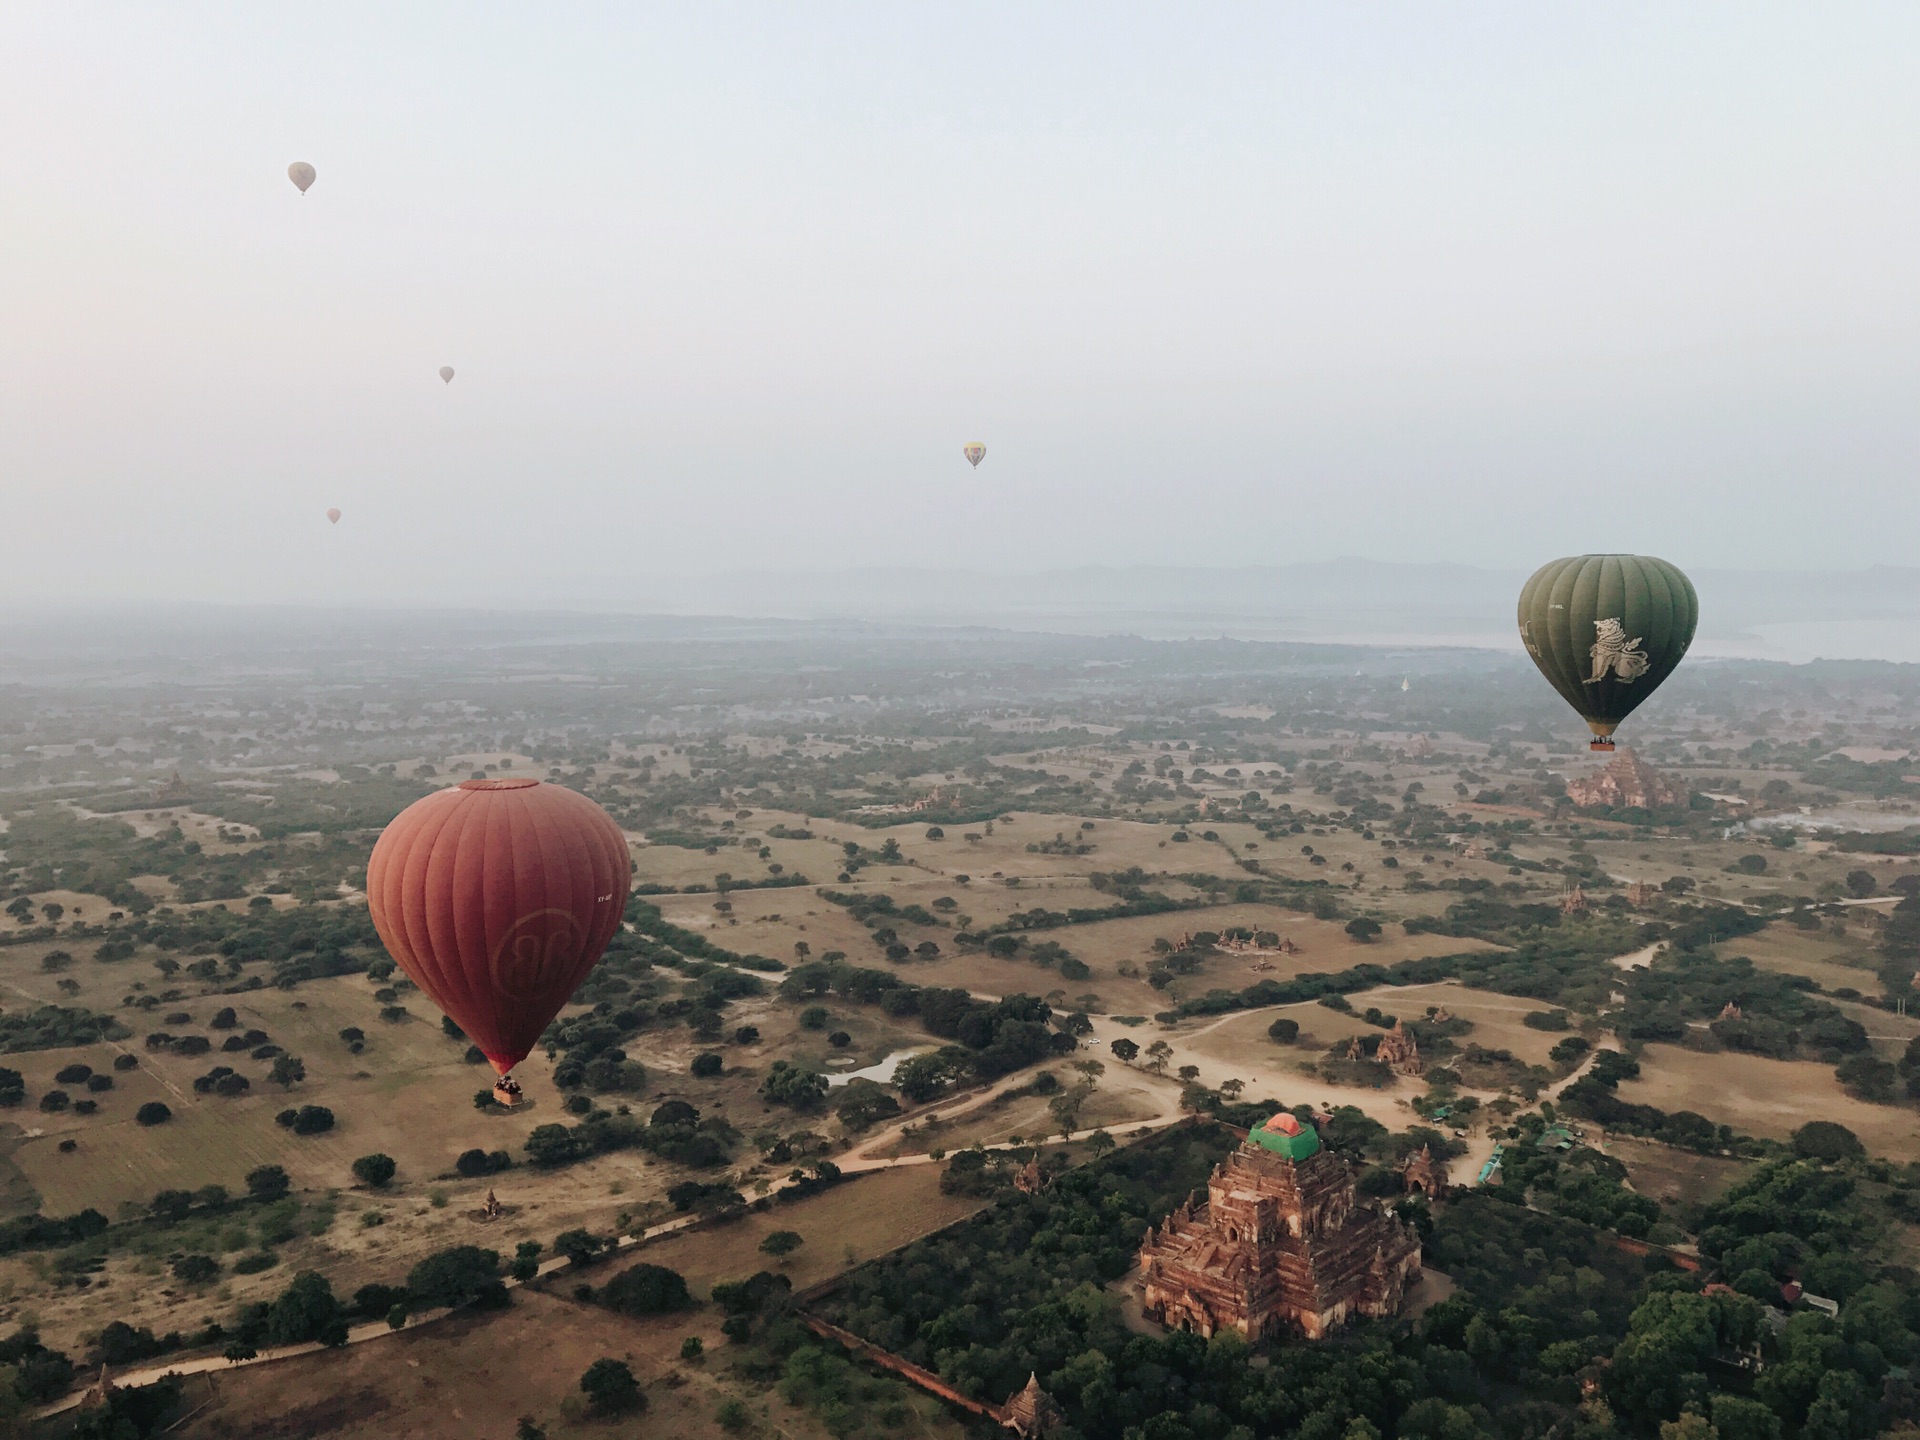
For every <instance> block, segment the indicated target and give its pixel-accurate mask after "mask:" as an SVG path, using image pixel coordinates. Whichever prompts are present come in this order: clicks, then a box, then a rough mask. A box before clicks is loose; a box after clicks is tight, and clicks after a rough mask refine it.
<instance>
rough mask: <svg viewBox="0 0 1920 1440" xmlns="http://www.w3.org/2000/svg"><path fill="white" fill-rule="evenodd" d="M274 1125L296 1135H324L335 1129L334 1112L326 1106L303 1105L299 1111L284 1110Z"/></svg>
mask: <svg viewBox="0 0 1920 1440" xmlns="http://www.w3.org/2000/svg"><path fill="white" fill-rule="evenodd" d="M273 1123H274V1124H276V1125H278V1126H280V1128H281V1129H283V1130H291V1131H293V1133H294V1134H296V1135H324V1134H326V1132H327V1131H329V1130H331V1129H332V1128H333V1111H331V1110H329V1109H328V1108H327V1107H326V1106H324V1105H302V1106H301V1107H300V1108H299V1109H298V1110H282V1111H281V1112H280V1113H279V1114H278V1115H276V1116H274V1117H273Z"/></svg>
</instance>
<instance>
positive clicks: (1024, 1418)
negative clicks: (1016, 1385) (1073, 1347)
mask: <svg viewBox="0 0 1920 1440" xmlns="http://www.w3.org/2000/svg"><path fill="white" fill-rule="evenodd" d="M1000 1423H1001V1424H1002V1425H1004V1426H1005V1427H1006V1428H1007V1429H1009V1430H1011V1431H1013V1433H1014V1434H1016V1435H1018V1436H1021V1437H1022V1440H1043V1437H1045V1436H1048V1435H1054V1434H1057V1433H1059V1432H1060V1431H1061V1430H1064V1429H1065V1428H1066V1425H1067V1416H1066V1412H1065V1411H1063V1410H1062V1409H1061V1408H1060V1406H1059V1404H1058V1403H1057V1402H1056V1401H1055V1400H1054V1398H1053V1397H1052V1396H1051V1395H1049V1394H1048V1393H1047V1392H1046V1391H1044V1390H1042V1389H1041V1388H1040V1376H1039V1375H1038V1374H1037V1373H1033V1374H1030V1375H1028V1377H1027V1383H1026V1386H1025V1388H1023V1389H1022V1390H1021V1391H1020V1393H1019V1394H1017V1395H1014V1396H1013V1397H1011V1398H1010V1399H1009V1400H1008V1401H1007V1403H1006V1404H1004V1405H1002V1406H1001V1407H1000Z"/></svg>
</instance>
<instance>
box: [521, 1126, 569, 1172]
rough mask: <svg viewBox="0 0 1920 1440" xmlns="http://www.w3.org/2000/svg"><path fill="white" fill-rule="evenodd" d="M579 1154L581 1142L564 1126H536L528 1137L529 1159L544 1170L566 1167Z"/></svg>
mask: <svg viewBox="0 0 1920 1440" xmlns="http://www.w3.org/2000/svg"><path fill="white" fill-rule="evenodd" d="M579 1154H580V1144H579V1142H578V1141H577V1140H575V1139H574V1137H573V1132H572V1131H571V1130H569V1129H568V1128H567V1127H566V1126H564V1125H555V1124H551V1123H549V1124H546V1125H536V1126H534V1127H533V1132H532V1133H531V1134H530V1135H528V1136H527V1158H528V1159H529V1160H531V1161H532V1162H533V1163H534V1164H535V1165H538V1166H540V1167H541V1168H543V1169H551V1168H552V1167H554V1166H556V1165H565V1164H566V1163H568V1162H569V1161H571V1160H574V1159H577V1158H578V1157H579Z"/></svg>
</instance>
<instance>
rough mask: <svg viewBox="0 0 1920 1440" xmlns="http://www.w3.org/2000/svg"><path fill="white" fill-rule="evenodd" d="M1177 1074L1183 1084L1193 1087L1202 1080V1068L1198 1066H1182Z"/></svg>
mask: <svg viewBox="0 0 1920 1440" xmlns="http://www.w3.org/2000/svg"><path fill="white" fill-rule="evenodd" d="M1175 1073H1176V1074H1178V1075H1179V1077H1180V1080H1181V1083H1182V1084H1186V1085H1191V1084H1192V1083H1193V1082H1194V1081H1196V1080H1198V1079H1199V1078H1200V1067H1199V1066H1198V1065H1182V1066H1181V1067H1180V1068H1179V1070H1178V1071H1176V1072H1175Z"/></svg>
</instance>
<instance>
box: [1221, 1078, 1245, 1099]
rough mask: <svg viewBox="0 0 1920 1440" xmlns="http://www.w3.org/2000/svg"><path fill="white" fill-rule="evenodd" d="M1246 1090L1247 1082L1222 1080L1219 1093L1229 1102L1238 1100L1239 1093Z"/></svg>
mask: <svg viewBox="0 0 1920 1440" xmlns="http://www.w3.org/2000/svg"><path fill="white" fill-rule="evenodd" d="M1246 1088H1247V1082H1246V1081H1244V1080H1222V1081H1221V1082H1220V1093H1221V1094H1222V1095H1224V1096H1226V1097H1227V1099H1229V1100H1238V1099H1239V1098H1240V1092H1241V1091H1242V1090H1244V1089H1246Z"/></svg>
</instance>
